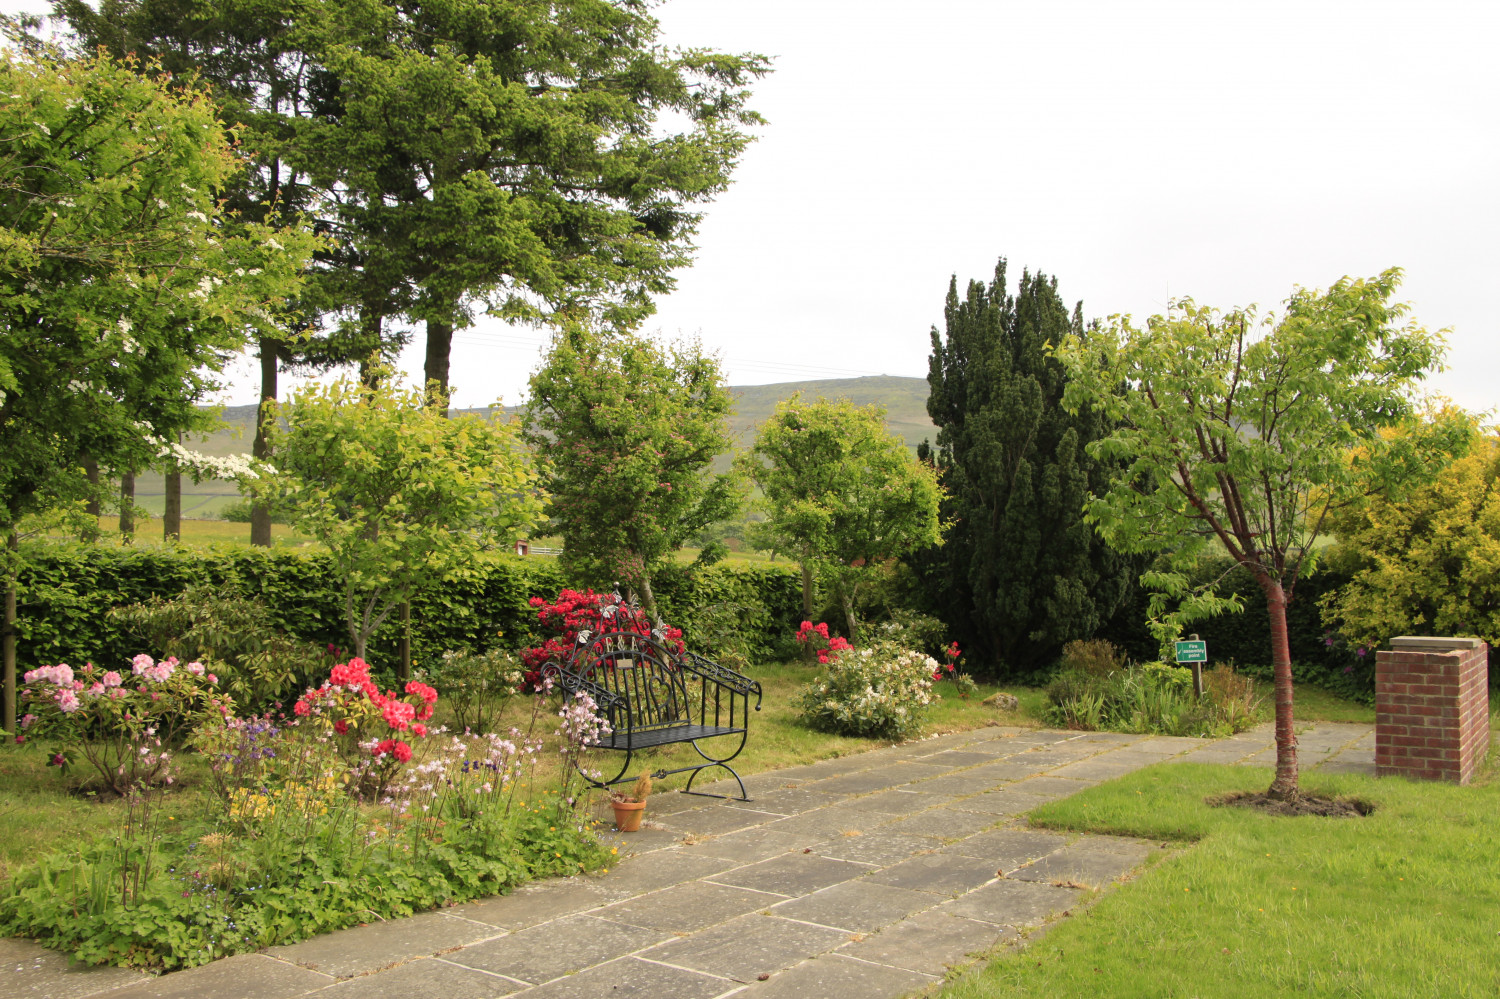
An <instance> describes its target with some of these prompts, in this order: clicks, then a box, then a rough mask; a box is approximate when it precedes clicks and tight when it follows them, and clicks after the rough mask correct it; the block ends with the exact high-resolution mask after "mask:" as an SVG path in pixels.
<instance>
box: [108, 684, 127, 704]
mask: <svg viewBox="0 0 1500 999" xmlns="http://www.w3.org/2000/svg"><path fill="white" fill-rule="evenodd" d="M128 693H130V691H128V690H126V689H125V688H124V687H112V688H110V691H109V699H110V700H112V701H118V700H119V699H120V698H122V697H124V696H125V695H126V694H128Z"/></svg>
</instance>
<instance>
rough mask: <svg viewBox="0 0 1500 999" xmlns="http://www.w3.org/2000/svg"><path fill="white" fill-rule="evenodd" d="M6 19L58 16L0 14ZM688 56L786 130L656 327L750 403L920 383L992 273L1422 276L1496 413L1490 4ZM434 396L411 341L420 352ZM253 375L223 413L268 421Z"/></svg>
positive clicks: (1094, 292)
mask: <svg viewBox="0 0 1500 999" xmlns="http://www.w3.org/2000/svg"><path fill="white" fill-rule="evenodd" d="M0 6H3V7H5V8H6V9H10V10H14V9H17V8H18V7H20V8H23V9H24V8H29V7H34V6H40V5H39V4H33V3H25V2H22V3H17V2H15V0H0ZM656 14H657V16H658V17H659V18H660V20H661V22H662V28H663V40H664V41H665V42H666V43H668V44H673V45H683V46H707V47H712V48H717V49H721V50H728V51H752V52H760V53H764V54H766V55H770V56H773V57H774V58H775V72H774V73H772V74H771V75H770V76H769V77H767V78H766V79H765V80H763V81H762V82H761V83H760V84H759V85H757V86H756V88H755V97H754V100H753V102H752V104H753V107H754V108H755V109H756V110H758V111H760V112H761V113H762V114H764V115H765V117H766V118H767V119H768V120H769V124H768V125H766V126H765V127H763V128H761V129H758V130H757V133H758V140H757V141H756V142H755V143H754V144H753V145H752V146H751V147H750V149H749V151H748V152H747V153H746V154H745V156H744V159H743V162H742V163H741V165H740V167H739V169H738V170H737V171H736V173H735V176H734V184H733V186H732V187H731V188H730V190H729V191H728V192H727V193H725V194H724V195H722V196H721V197H720V198H719V199H718V200H717V201H716V202H714V203H713V204H712V205H710V206H709V207H708V209H707V215H706V217H705V219H704V221H703V225H702V227H701V230H700V233H699V236H698V239H697V244H698V253H697V262H696V263H695V264H694V266H693V267H692V268H690V269H688V270H686V271H683V272H681V274H680V276H679V284H678V290H677V291H676V292H675V293H673V294H672V295H670V296H667V297H665V298H663V299H662V300H661V301H660V303H659V311H658V314H657V315H656V316H655V317H653V318H652V319H650V320H648V321H647V323H646V329H647V330H656V329H660V330H662V331H663V332H665V333H666V334H668V335H677V334H679V333H680V334H683V335H697V336H701V338H702V340H703V341H704V343H705V344H706V345H707V346H709V347H710V348H711V349H715V350H717V351H719V352H720V353H721V355H722V356H723V357H724V359H725V361H726V364H727V368H728V374H729V379H730V381H731V382H732V383H735V384H750V383H761V382H776V381H788V380H800V379H807V378H838V377H851V376H857V375H862V374H892V375H912V376H924V375H925V374H926V368H927V362H926V358H927V354H928V350H929V340H928V331H929V329H930V327H931V326H932V325H933V324H934V323H939V324H940V323H941V321H942V304H943V295H944V293H945V291H946V288H947V283H948V279H949V276H950V275H952V274H955V273H956V274H957V275H958V277H959V280H960V282H965V281H967V280H968V279H970V278H983V279H987V278H988V277H989V275H990V274H991V272H992V271H993V268H994V265H995V260H996V258H997V257H1000V256H1005V257H1008V258H1009V260H1010V263H1011V267H1012V269H1013V273H1014V274H1016V275H1019V272H1020V270H1021V268H1022V267H1028V268H1030V269H1032V270H1038V269H1040V270H1042V271H1045V272H1047V273H1048V274H1053V275H1056V276H1057V278H1058V279H1059V290H1060V291H1061V293H1062V295H1063V297H1064V298H1065V299H1066V300H1067V301H1068V302H1069V304H1070V305H1071V304H1072V302H1074V301H1075V300H1078V299H1082V300H1083V304H1084V311H1085V314H1086V315H1088V316H1104V315H1108V314H1111V313H1116V312H1129V313H1133V314H1135V315H1136V316H1137V317H1141V318H1143V317H1144V316H1146V315H1149V314H1151V313H1153V312H1159V311H1162V310H1163V309H1164V307H1165V305H1166V301H1167V299H1168V296H1171V297H1178V296H1183V295H1190V296H1192V297H1194V298H1195V299H1197V300H1198V301H1199V302H1203V303H1210V304H1214V305H1219V306H1224V307H1227V306H1232V305H1240V304H1247V303H1251V302H1256V303H1259V304H1261V305H1262V306H1263V307H1275V306H1276V305H1277V304H1278V303H1279V302H1280V301H1281V300H1282V299H1284V298H1285V297H1286V295H1287V293H1288V292H1289V291H1290V289H1291V288H1292V286H1293V285H1296V284H1301V285H1304V286H1308V287H1319V288H1321V287H1326V286H1327V285H1328V284H1329V283H1330V282H1332V281H1334V280H1337V279H1338V278H1339V277H1341V276H1343V275H1357V276H1365V275H1372V274H1375V273H1377V272H1379V271H1380V270H1382V269H1384V268H1387V267H1390V266H1400V267H1402V268H1404V269H1405V272H1406V279H1405V284H1404V286H1403V288H1402V292H1401V297H1402V298H1403V299H1405V300H1406V301H1409V302H1410V303H1411V304H1412V306H1413V315H1414V316H1415V317H1416V318H1417V319H1418V320H1419V321H1420V322H1422V323H1423V324H1424V325H1426V326H1428V327H1429V328H1434V329H1436V328H1440V327H1450V328H1451V333H1450V335H1449V343H1450V354H1449V369H1448V371H1447V372H1445V373H1444V374H1442V375H1439V376H1438V377H1437V378H1436V379H1435V386H1436V388H1437V389H1438V390H1440V391H1443V392H1445V393H1447V394H1449V395H1451V396H1453V397H1454V398H1455V399H1456V400H1457V401H1459V402H1460V403H1461V404H1463V405H1465V406H1468V407H1470V408H1473V409H1490V408H1493V407H1497V406H1500V389H1497V388H1496V380H1495V378H1494V377H1493V375H1492V372H1493V371H1494V370H1495V369H1496V366H1497V362H1500V341H1497V339H1496V337H1495V336H1494V335H1493V334H1494V328H1495V318H1494V314H1493V306H1494V303H1493V302H1492V301H1491V299H1490V296H1491V294H1492V293H1493V289H1494V285H1495V275H1496V274H1497V272H1500V250H1497V248H1496V247H1497V237H1496V234H1497V232H1500V187H1497V183H1496V181H1497V177H1500V171H1497V169H1496V168H1497V165H1500V163H1497V160H1500V129H1497V128H1496V125H1497V121H1496V111H1497V103H1500V102H1497V97H1500V93H1497V91H1500V82H1497V81H1500V76H1497V74H1496V72H1495V70H1494V60H1495V53H1496V52H1497V51H1500V5H1495V4H1489V3H1482V2H1478V0H1468V2H1434V0H1427V2H1423V3H1420V4H1419V3H1413V2H1406V3H1381V2H1372V0H1360V2H1348V3H1345V2H1318V0H1298V2H1289V3H1281V2H1268V0H1260V2H1257V3H1255V4H1246V3H1244V2H1242V0H1239V2H1234V3H1226V2H1215V0H1186V2H1134V3H1122V2H1119V0H1101V2H1083V0H1072V2H1070V0H1032V2H1028V3H1012V2H1009V0H925V2H923V3H911V2H903V3H893V2H885V0H861V2H859V3H854V2H834V0H666V2H664V3H661V4H660V5H659V6H658V7H657V8H656ZM455 339H456V344H455V356H454V360H453V371H454V375H453V381H454V385H455V387H456V393H457V394H456V399H455V402H456V404H458V405H464V406H467V405H479V404H483V403H485V402H488V401H492V400H493V399H494V398H495V397H496V396H497V395H500V396H503V397H504V398H505V400H506V401H507V402H515V401H518V400H519V399H520V397H521V396H522V395H523V393H524V388H525V382H526V377H527V375H528V374H529V373H530V371H531V370H532V369H533V368H534V367H535V366H536V364H537V362H538V358H539V346H540V344H541V343H542V342H543V340H544V339H545V337H544V335H543V333H542V332H541V331H538V330H534V329H528V328H519V329H512V328H509V327H507V326H505V325H503V324H500V323H497V322H493V321H481V323H480V325H478V326H477V327H476V328H474V329H471V330H468V331H465V332H462V333H460V334H458V335H457V337H456V338H455ZM404 361H405V364H404V366H405V367H407V368H408V370H410V371H412V372H415V373H420V370H421V344H420V337H418V342H417V344H415V345H414V347H413V349H412V350H410V351H409V352H408V357H406V358H405V359H404ZM244 371H245V374H244V375H243V376H242V377H240V378H239V379H237V382H236V385H235V388H234V390H233V391H232V392H231V393H230V395H229V397H228V401H231V402H251V401H253V400H254V396H255V381H254V378H253V377H251V376H250V374H249V371H250V369H249V367H248V366H247V367H246V368H245V369H244Z"/></svg>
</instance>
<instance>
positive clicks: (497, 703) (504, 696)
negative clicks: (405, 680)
mask: <svg viewBox="0 0 1500 999" xmlns="http://www.w3.org/2000/svg"><path fill="white" fill-rule="evenodd" d="M414 672H415V675H416V678H417V679H418V680H421V681H422V682H423V683H429V684H431V685H432V686H434V687H436V688H437V689H438V690H439V691H441V692H442V695H443V699H444V700H445V701H446V702H447V703H448V707H449V709H450V710H452V712H453V720H454V723H455V725H456V726H457V728H459V729H460V730H462V731H466V732H474V733H484V732H490V731H493V726H494V725H495V720H496V717H497V716H498V715H499V713H500V711H501V710H502V709H503V708H504V707H505V704H506V702H507V701H509V700H510V699H511V698H512V697H514V696H515V695H516V693H517V692H518V691H520V689H521V683H522V681H523V680H524V679H525V672H524V671H523V669H522V667H521V661H520V659H518V658H517V657H516V655H515V653H514V652H511V651H509V650H508V649H490V650H489V651H488V652H470V651H468V650H467V649H464V650H458V651H451V650H450V651H447V652H444V653H443V654H442V655H441V656H438V657H436V658H434V659H429V660H427V661H426V662H425V663H424V664H423V665H422V666H421V667H420V668H418V669H417V670H415V671H414Z"/></svg>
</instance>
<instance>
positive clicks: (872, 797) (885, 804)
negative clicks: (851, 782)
mask: <svg viewBox="0 0 1500 999" xmlns="http://www.w3.org/2000/svg"><path fill="white" fill-rule="evenodd" d="M938 779H939V780H942V779H944V778H938ZM930 783H932V782H931V781H922V782H921V783H920V784H912V785H910V786H909V787H897V788H891V789H890V790H888V791H876V792H875V793H874V794H862V795H860V796H859V797H857V798H850V799H849V800H848V801H847V802H845V807H846V808H851V809H853V810H855V811H860V812H880V813H882V814H884V815H910V814H911V813H912V812H920V811H922V810H924V809H928V808H935V807H936V806H938V805H946V804H948V803H949V802H950V801H952V800H953V797H954V796H953V795H951V794H935V793H931V792H929V791H928V790H927V786H928V785H929V784H930Z"/></svg>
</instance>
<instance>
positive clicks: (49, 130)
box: [36, 122, 52, 135]
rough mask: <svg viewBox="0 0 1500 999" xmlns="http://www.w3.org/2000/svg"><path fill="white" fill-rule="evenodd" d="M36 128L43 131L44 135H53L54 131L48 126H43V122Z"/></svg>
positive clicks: (37, 124)
mask: <svg viewBox="0 0 1500 999" xmlns="http://www.w3.org/2000/svg"><path fill="white" fill-rule="evenodd" d="M36 127H37V128H38V129H39V130H40V131H41V133H42V134H43V135H51V134H52V129H50V128H48V127H47V126H46V125H43V124H42V123H41V122H37V123H36Z"/></svg>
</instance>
